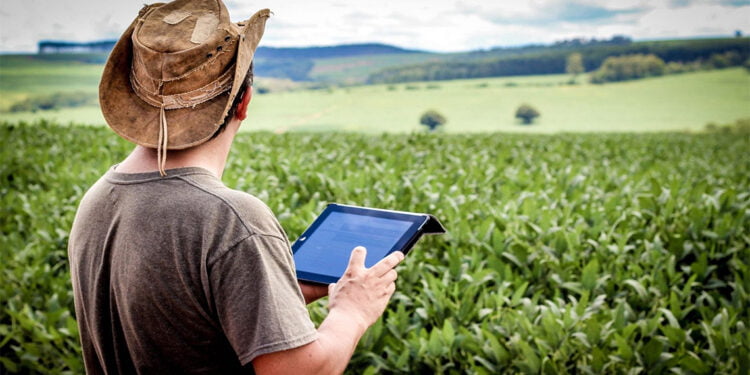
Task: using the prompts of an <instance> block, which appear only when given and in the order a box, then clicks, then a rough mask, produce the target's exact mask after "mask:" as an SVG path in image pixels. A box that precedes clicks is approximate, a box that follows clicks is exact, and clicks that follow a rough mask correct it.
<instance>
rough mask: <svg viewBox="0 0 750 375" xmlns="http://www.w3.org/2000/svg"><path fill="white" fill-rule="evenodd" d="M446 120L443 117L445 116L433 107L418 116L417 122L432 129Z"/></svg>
mask: <svg viewBox="0 0 750 375" xmlns="http://www.w3.org/2000/svg"><path fill="white" fill-rule="evenodd" d="M446 122H448V121H447V120H446V119H445V116H443V115H441V114H440V113H438V111H436V110H434V109H430V110H428V111H427V112H425V113H423V114H422V117H420V118H419V123H420V124H422V125H424V126H426V127H427V128H428V129H430V131H434V130H435V129H437V127H438V126H441V125H443V124H445V123H446Z"/></svg>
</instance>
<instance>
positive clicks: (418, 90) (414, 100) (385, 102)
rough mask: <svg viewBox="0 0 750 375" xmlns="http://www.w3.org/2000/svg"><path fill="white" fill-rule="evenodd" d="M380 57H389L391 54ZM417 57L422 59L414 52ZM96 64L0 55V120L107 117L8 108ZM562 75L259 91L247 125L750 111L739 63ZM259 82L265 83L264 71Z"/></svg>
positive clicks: (563, 123) (680, 119)
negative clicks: (525, 111)
mask: <svg viewBox="0 0 750 375" xmlns="http://www.w3.org/2000/svg"><path fill="white" fill-rule="evenodd" d="M380 58H381V59H386V60H387V56H386V57H380ZM413 58H414V59H419V58H423V56H422V55H420V54H415V55H414V56H413ZM333 62H336V64H338V65H336V64H334V63H333ZM329 63H330V64H331V65H319V66H317V65H316V68H315V69H317V70H316V73H315V74H320V75H325V74H336V69H339V68H340V69H345V68H346V67H345V66H346V65H347V64H355V63H356V62H355V61H354V60H352V61H348V60H346V59H332V62H331V61H329ZM349 68H352V67H349ZM349 68H346V69H349ZM101 69H102V66H101V65H97V64H84V63H80V62H71V61H48V60H39V59H37V58H32V57H29V56H7V55H6V56H0V118H2V120H6V121H33V120H36V119H49V120H54V121H57V122H61V123H69V122H73V123H85V124H103V123H104V120H103V118H102V116H101V113H100V111H99V109H98V108H97V107H95V106H88V107H78V108H63V109H56V110H50V111H37V112H35V113H31V112H21V113H10V112H8V111H7V110H8V108H10V106H11V105H12V104H13V103H16V102H18V101H20V100H23V99H25V98H28V97H33V96H34V95H37V96H38V95H45V94H50V93H55V92H82V93H85V94H87V95H91V94H93V93H95V92H96V90H97V85H98V81H99V76H100V74H101ZM326 69H328V70H326ZM363 69H364V68H363ZM321 77H322V76H321ZM568 80H569V77H568V76H565V75H548V76H528V77H504V78H488V79H476V80H457V81H443V82H423V83H408V84H395V85H372V86H351V87H336V86H332V87H331V88H329V89H325V88H324V89H319V90H301V89H298V90H289V89H285V90H283V91H277V92H271V93H269V94H263V95H259V94H258V95H255V97H254V99H253V104H252V105H251V107H250V117H249V120H248V121H247V122H246V124H245V127H244V129H246V130H268V131H275V132H286V131H323V130H336V131H355V132H369V133H381V132H401V133H403V132H411V131H415V130H419V129H420V128H421V126H420V125H419V124H418V120H419V117H420V115H421V114H422V113H423V112H424V111H426V110H428V109H435V110H437V111H439V112H440V113H442V114H443V115H444V116H445V117H446V118H447V120H448V123H447V124H446V125H445V126H444V128H443V129H442V130H441V131H444V132H448V133H466V132H488V131H502V132H530V133H554V132H652V131H695V130H700V129H702V128H703V127H704V126H705V125H706V124H707V123H709V122H716V123H727V122H732V121H734V120H736V119H738V118H743V117H750V74H748V72H747V71H746V70H744V69H740V68H733V69H726V70H715V71H705V72H697V73H686V74H681V75H671V76H664V77H659V78H650V79H644V80H638V81H630V82H622V83H610V84H606V85H592V84H589V83H587V76H585V75H582V76H581V77H579V78H578V82H579V84H577V85H568V84H566V82H567V81H568ZM259 85H263V80H262V78H261V79H259ZM522 103H528V104H531V105H532V106H534V107H536V108H537V109H538V110H539V112H540V113H541V117H540V118H538V119H537V121H536V122H535V123H534V124H533V125H531V126H523V125H521V124H520V123H519V121H518V120H516V119H515V118H514V113H515V110H516V108H517V107H518V106H519V105H520V104H522Z"/></svg>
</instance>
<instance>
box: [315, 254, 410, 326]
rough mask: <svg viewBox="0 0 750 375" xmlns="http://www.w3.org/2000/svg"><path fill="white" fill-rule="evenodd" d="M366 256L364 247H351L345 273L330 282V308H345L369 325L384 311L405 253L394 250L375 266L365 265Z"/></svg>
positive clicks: (393, 289)
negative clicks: (397, 269) (398, 266)
mask: <svg viewBox="0 0 750 375" xmlns="http://www.w3.org/2000/svg"><path fill="white" fill-rule="evenodd" d="M366 255H367V251H366V250H365V248H364V247H361V246H358V247H356V248H355V249H354V250H352V253H351V257H350V258H349V266H348V267H347V269H346V271H345V272H344V275H343V276H342V277H341V279H339V281H338V282H336V283H334V284H330V285H329V298H330V300H329V308H330V309H331V310H333V309H340V310H341V311H345V312H346V313H347V314H349V315H351V316H352V317H355V318H357V319H358V320H360V321H361V322H363V323H364V324H366V326H368V327H369V326H370V325H372V324H373V323H374V322H375V321H376V320H377V319H378V317H380V315H381V314H382V313H383V310H385V307H386V305H387V304H388V300H390V298H391V296H392V295H393V293H394V291H395V290H396V284H395V280H396V277H397V272H396V270H394V267H396V266H397V265H398V264H399V263H400V262H401V260H403V259H404V255H403V254H402V253H401V252H394V253H392V254H390V255H388V256H387V257H385V258H384V259H382V260H381V261H380V262H378V263H377V264H376V265H374V266H373V267H371V268H365V257H366Z"/></svg>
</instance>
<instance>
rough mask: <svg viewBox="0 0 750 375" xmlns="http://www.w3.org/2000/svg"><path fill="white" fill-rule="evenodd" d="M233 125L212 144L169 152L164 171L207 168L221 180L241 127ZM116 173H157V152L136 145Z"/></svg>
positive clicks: (212, 140) (229, 125) (211, 141)
mask: <svg viewBox="0 0 750 375" xmlns="http://www.w3.org/2000/svg"><path fill="white" fill-rule="evenodd" d="M233 122H234V121H232V122H230V123H229V124H227V126H226V129H224V131H222V132H221V133H220V134H219V135H218V136H216V137H215V138H213V139H211V140H210V141H207V142H205V143H202V144H200V145H198V146H195V147H191V148H188V149H185V150H170V151H169V152H168V153H167V163H166V166H165V169H174V168H184V167H200V168H204V169H207V170H208V171H209V172H211V174H213V175H214V176H216V177H217V178H219V179H220V178H221V175H222V173H223V172H224V166H225V165H226V162H227V157H228V156H229V149H230V148H231V146H232V141H233V140H234V136H235V134H236V132H237V128H238V127H239V122H237V123H236V124H234V123H233ZM116 170H117V172H120V173H144V172H156V171H158V161H157V158H156V150H155V149H152V148H147V147H143V146H136V147H135V149H134V150H133V151H132V152H131V153H130V155H128V157H127V158H125V160H123V161H122V163H120V164H119V165H117V169H116ZM167 175H169V172H167Z"/></svg>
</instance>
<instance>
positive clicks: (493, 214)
mask: <svg viewBox="0 0 750 375" xmlns="http://www.w3.org/2000/svg"><path fill="white" fill-rule="evenodd" d="M736 73H737V72H734V73H731V74H736ZM723 74H727V75H729V74H730V73H727V72H719V73H717V75H719V76H722V75H723ZM710 76H711V74H707V75H705V76H701V75H696V76H695V77H698V78H700V77H704V78H705V77H710ZM704 78H701V79H704ZM696 79H697V78H696ZM498 82H501V81H498ZM456 84H457V85H460V84H458V83H456ZM462 84H464V85H465V84H466V83H462ZM644 84H646V81H644ZM373 89H375V88H373ZM383 89H384V88H383ZM486 89H490V90H492V89H493V88H484V89H482V90H486ZM561 89H562V88H561ZM566 89H567V88H566ZM570 89H571V90H576V89H579V88H570ZM581 89H584V88H581ZM352 90H356V89H352ZM363 90H364V88H363ZM442 90H445V91H447V87H445V86H444V87H443V88H442ZM466 90H468V89H466ZM472 90H473V89H472ZM477 90H479V89H477ZM497 90H502V89H501V88H497ZM513 90H517V88H514V89H513ZM529 90H532V89H531V88H529ZM540 90H541V89H540ZM438 91H439V90H438ZM298 95H303V93H300V94H298ZM310 95H312V94H310ZM333 95H337V94H336V93H334V94H333ZM261 98H263V97H260V98H259V99H261ZM268 98H269V100H270V98H271V96H268ZM634 100H635V99H634ZM259 101H261V100H259ZM257 104H259V107H262V105H260V104H262V103H257ZM542 111H543V110H542ZM381 130H383V129H381ZM404 130H405V129H404ZM0 142H2V144H0V146H1V147H0V155H1V160H2V163H0V199H1V200H2V204H0V210H2V214H1V215H0V229H2V233H3V235H2V237H1V238H0V259H2V262H3V267H2V269H1V271H0V300H2V301H4V308H3V309H2V310H0V333H1V335H0V336H2V337H3V339H2V340H1V341H0V372H3V373H5V372H10V373H13V372H16V371H18V372H21V373H29V372H35V373H63V372H69V373H81V372H82V363H81V359H80V348H79V347H78V339H77V329H76V326H75V317H74V315H73V308H72V303H73V302H72V295H71V291H70V282H69V271H68V264H67V255H66V243H67V237H68V230H69V228H70V226H71V223H72V220H73V215H74V212H75V209H76V207H77V205H78V202H79V200H80V198H81V196H82V195H83V193H84V192H85V190H86V189H87V187H88V186H90V185H91V184H92V183H93V182H94V181H95V179H96V178H98V176H99V175H100V174H102V173H103V172H104V171H105V170H106V169H107V168H109V167H110V166H111V165H112V164H114V163H116V162H118V161H119V160H121V159H122V158H123V157H124V156H125V155H126V154H127V152H128V151H129V150H130V149H131V147H132V146H131V145H129V144H127V143H126V142H124V141H122V140H120V139H119V138H118V137H117V136H115V135H114V134H113V133H112V132H111V131H110V130H108V129H106V128H104V127H87V126H73V127H63V126H57V125H54V124H50V123H46V122H41V123H34V124H17V123H14V124H10V123H5V124H3V125H1V126H0ZM748 149H750V135H748V134H684V133H658V134H652V133H646V134H643V133H641V134H615V133H609V134H559V135H544V134H505V133H479V134H426V133H421V132H419V133H407V134H380V135H372V134H359V133H358V134H349V133H304V132H300V133H286V134H273V133H270V132H248V133H243V134H240V135H239V136H238V139H237V140H236V144H235V147H234V149H233V151H232V154H231V155H230V159H229V164H228V166H227V170H226V172H225V174H224V182H225V183H226V184H227V185H228V186H230V187H233V188H238V189H240V190H243V191H247V192H249V193H251V194H254V195H256V196H258V197H259V198H261V199H262V200H264V201H265V202H266V203H267V204H268V205H269V207H270V208H271V209H272V210H273V211H274V212H275V213H276V214H277V215H278V217H279V220H280V222H281V224H282V225H283V227H284V228H285V229H286V231H287V234H288V236H289V237H290V239H292V240H293V239H295V238H296V236H298V235H299V234H300V233H301V232H302V231H303V230H304V228H305V227H306V226H307V225H308V224H309V223H310V222H311V221H312V219H313V218H314V217H315V216H316V215H317V213H319V212H320V211H321V210H322V208H323V207H324V206H325V204H326V203H328V202H339V203H347V204H357V205H367V206H375V207H382V208H389V209H398V210H411V211H417V212H429V213H433V214H435V215H436V216H437V217H439V218H441V220H442V221H443V222H444V224H445V225H446V227H447V228H448V234H446V235H445V236H438V237H429V238H426V239H423V240H422V241H421V242H420V243H418V244H417V246H416V247H415V248H414V250H413V251H412V252H411V253H410V254H409V255H408V256H407V259H406V260H405V262H404V264H402V265H401V266H400V268H399V271H400V277H399V280H398V282H397V285H398V289H397V292H396V294H395V296H394V298H393V300H392V301H391V303H390V305H389V307H388V308H387V310H386V313H385V315H384V316H383V318H382V319H381V320H380V321H379V322H378V323H376V324H375V325H374V326H373V327H371V328H370V330H369V331H368V332H367V334H366V336H365V337H364V339H363V340H362V341H361V343H360V345H359V347H358V348H357V351H356V353H355V355H354V358H353V360H352V362H351V364H350V366H349V368H348V373H351V374H362V373H364V374H388V373H399V374H419V373H448V374H463V373H476V374H495V373H529V374H531V373H545V374H559V373H585V374H601V373H623V374H624V373H677V374H712V373H720V374H743V373H748V371H750V332H749V331H748V327H747V325H748V324H749V323H748V322H750V312H749V311H750V295H749V294H748V293H750V267H749V266H748V264H750V154H748V152H747V150H748ZM309 310H310V312H311V314H312V316H313V318H314V320H315V321H316V322H320V321H321V319H322V317H323V316H324V314H325V301H320V302H317V303H315V304H313V305H311V306H310V309H309Z"/></svg>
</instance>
